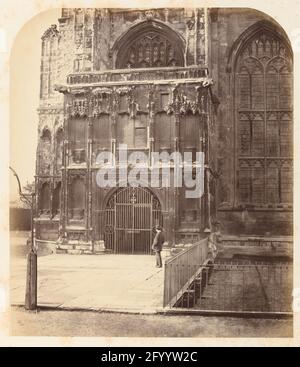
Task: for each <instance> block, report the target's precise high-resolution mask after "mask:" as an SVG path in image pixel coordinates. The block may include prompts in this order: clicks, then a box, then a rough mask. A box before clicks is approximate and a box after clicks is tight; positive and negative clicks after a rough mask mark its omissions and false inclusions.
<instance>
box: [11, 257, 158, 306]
mask: <svg viewBox="0 0 300 367" xmlns="http://www.w3.org/2000/svg"><path fill="white" fill-rule="evenodd" d="M25 284H26V259H24V258H13V259H12V262H11V287H10V289H11V294H10V302H11V304H13V305H23V304H24V299H25ZM162 302H163V269H158V268H155V257H154V256H151V255H115V254H103V255H64V254H52V255H48V256H41V257H38V305H39V306H47V307H54V308H64V309H91V310H118V311H127V312H128V311H131V312H135V311H137V312H150V313H152V312H155V311H156V310H159V309H161V308H162Z"/></svg>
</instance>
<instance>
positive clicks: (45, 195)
mask: <svg viewBox="0 0 300 367" xmlns="http://www.w3.org/2000/svg"><path fill="white" fill-rule="evenodd" d="M40 212H41V213H42V214H50V184H49V183H48V182H44V183H43V184H42V187H41V191H40Z"/></svg>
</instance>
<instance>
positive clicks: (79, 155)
mask: <svg viewBox="0 0 300 367" xmlns="http://www.w3.org/2000/svg"><path fill="white" fill-rule="evenodd" d="M85 153H86V152H85V149H72V163H76V164H81V163H84V162H85V160H86V154H85Z"/></svg>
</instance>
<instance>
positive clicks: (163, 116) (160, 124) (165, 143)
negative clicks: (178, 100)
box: [154, 112, 175, 153]
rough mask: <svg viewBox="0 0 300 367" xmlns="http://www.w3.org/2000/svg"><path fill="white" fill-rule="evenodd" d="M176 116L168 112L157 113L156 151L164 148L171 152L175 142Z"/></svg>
mask: <svg viewBox="0 0 300 367" xmlns="http://www.w3.org/2000/svg"><path fill="white" fill-rule="evenodd" d="M173 119H174V117H173V116H172V115H168V114H167V113H166V112H160V113H157V114H156V115H155V124H154V141H155V152H161V151H163V150H166V151H168V152H169V153H171V151H172V150H173V144H174V133H175V131H174V126H175V124H174V121H173Z"/></svg>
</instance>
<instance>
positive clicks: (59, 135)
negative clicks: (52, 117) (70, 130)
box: [56, 128, 63, 169]
mask: <svg viewBox="0 0 300 367" xmlns="http://www.w3.org/2000/svg"><path fill="white" fill-rule="evenodd" d="M62 151H63V129H62V128H59V129H58V130H57V132H56V166H57V168H58V169H59V168H60V167H61V165H62Z"/></svg>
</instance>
